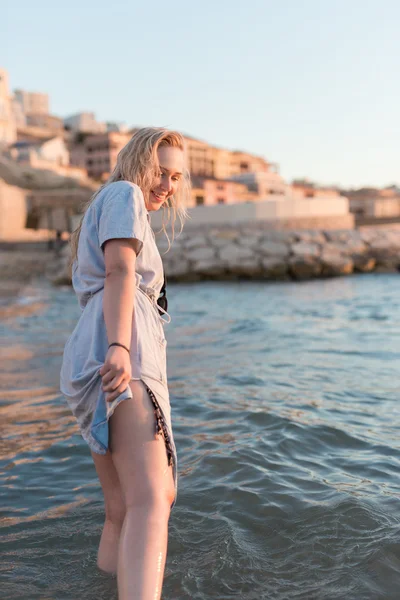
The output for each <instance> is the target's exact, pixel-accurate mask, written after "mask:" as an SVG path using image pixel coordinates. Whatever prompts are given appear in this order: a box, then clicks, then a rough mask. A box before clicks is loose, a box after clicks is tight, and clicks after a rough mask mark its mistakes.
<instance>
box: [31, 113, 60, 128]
mask: <svg viewBox="0 0 400 600" xmlns="http://www.w3.org/2000/svg"><path fill="white" fill-rule="evenodd" d="M26 124H27V125H28V126H30V127H42V128H43V129H48V130H49V131H54V132H60V133H62V132H63V131H64V123H63V120H62V119H61V117H56V116H54V115H42V114H29V115H27V116H26Z"/></svg>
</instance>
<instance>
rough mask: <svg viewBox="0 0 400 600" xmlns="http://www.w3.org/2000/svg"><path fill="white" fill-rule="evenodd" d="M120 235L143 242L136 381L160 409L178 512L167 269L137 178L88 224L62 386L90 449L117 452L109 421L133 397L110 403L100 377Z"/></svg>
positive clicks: (112, 187)
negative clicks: (108, 279)
mask: <svg viewBox="0 0 400 600" xmlns="http://www.w3.org/2000/svg"><path fill="white" fill-rule="evenodd" d="M115 238H136V239H138V240H139V241H140V242H141V245H140V250H139V253H138V255H137V258H136V275H135V281H132V285H135V286H136V292H135V302H134V311H133V319H132V341H131V348H130V357H131V366H132V379H139V380H141V381H143V383H144V384H145V386H146V388H147V390H148V392H149V395H150V398H151V400H152V403H153V406H154V412H155V435H162V436H163V438H164V441H165V447H166V452H167V456H168V464H170V465H172V468H173V476H174V482H175V498H174V501H173V503H172V505H171V508H173V507H174V505H175V503H176V496H177V488H178V471H177V454H176V448H175V443H174V437H173V432H172V424H171V406H170V401H169V392H168V384H167V363H166V347H167V341H166V339H165V334H164V324H165V323H166V322H167V323H169V322H170V320H171V318H170V315H169V314H168V313H167V312H165V311H164V310H163V309H161V308H160V307H159V306H158V304H157V298H158V297H159V295H160V291H161V288H162V286H163V283H164V271H163V265H162V260H161V256H160V253H159V251H158V248H157V245H156V242H155V237H154V232H153V230H152V228H151V225H150V217H149V213H148V211H147V208H146V205H145V202H144V197H143V193H142V191H141V189H140V188H139V187H138V186H137V185H135V184H133V183H130V182H129V181H118V182H115V183H111V184H109V185H107V186H106V187H105V188H103V189H102V190H101V191H100V193H99V194H98V195H97V196H96V198H95V199H94V201H93V202H92V204H91V205H90V206H89V208H88V209H87V211H86V213H85V216H84V219H83V222H82V229H81V233H80V237H79V245H78V255H77V260H76V261H75V262H74V264H73V271H72V285H73V288H74V290H75V293H76V295H77V297H78V301H79V305H80V308H81V311H82V312H81V315H80V318H79V320H78V323H77V325H76V327H75V329H74V331H73V332H72V334H71V336H70V337H69V339H68V341H67V343H66V345H65V349H64V355H63V362H62V367H61V377H60V389H61V392H62V393H63V395H64V396H65V397H66V398H67V401H68V404H69V406H70V408H71V410H72V412H73V414H74V416H75V418H76V420H77V422H78V425H79V428H80V431H81V434H82V437H83V438H84V440H85V441H86V442H87V443H88V445H89V447H90V449H91V450H93V452H96V453H98V454H105V453H106V451H107V449H108V447H109V430H108V425H109V424H108V421H109V419H110V417H111V415H112V414H113V412H114V410H115V408H116V407H117V406H118V404H119V403H120V402H122V401H123V400H125V399H127V398H132V391H131V389H130V387H129V386H128V388H127V389H126V390H125V391H124V392H123V393H122V394H120V395H119V396H118V397H117V398H116V399H115V400H114V401H113V402H106V400H105V393H104V392H103V390H102V387H101V383H102V380H101V376H100V374H99V370H100V368H101V367H102V366H103V364H104V361H105V356H106V354H107V350H108V339H107V331H106V326H105V322H104V316H103V295H104V280H105V263H104V254H103V250H102V246H103V244H104V242H105V241H106V240H110V239H115ZM159 309H160V311H161V312H162V315H163V316H161V315H160V312H159ZM164 316H165V317H166V320H165V319H164V318H163V317H164ZM111 341H118V340H110V342H111Z"/></svg>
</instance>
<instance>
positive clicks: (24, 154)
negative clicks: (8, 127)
mask: <svg viewBox="0 0 400 600" xmlns="http://www.w3.org/2000/svg"><path fill="white" fill-rule="evenodd" d="M9 154H10V156H11V158H13V159H14V160H16V161H17V162H19V163H23V164H27V165H29V166H30V167H34V168H36V169H53V167H58V166H60V167H67V166H68V165H69V152H68V149H67V147H66V145H65V142H64V139H63V138H62V137H61V136H56V137H51V138H48V139H43V140H41V141H39V142H38V141H33V142H29V141H19V142H15V144H13V145H12V146H10V148H9Z"/></svg>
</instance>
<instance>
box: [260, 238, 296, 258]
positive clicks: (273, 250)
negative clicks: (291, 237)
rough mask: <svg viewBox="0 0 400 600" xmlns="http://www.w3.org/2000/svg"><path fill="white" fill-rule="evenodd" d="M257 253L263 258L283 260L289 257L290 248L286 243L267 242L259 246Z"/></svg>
mask: <svg viewBox="0 0 400 600" xmlns="http://www.w3.org/2000/svg"><path fill="white" fill-rule="evenodd" d="M257 252H259V253H260V254H261V255H262V256H278V257H280V258H282V259H283V258H285V257H288V256H289V254H290V246H289V245H288V244H285V243H284V242H274V241H271V240H269V241H267V240H265V241H264V242H262V243H261V244H259V245H258V246H257Z"/></svg>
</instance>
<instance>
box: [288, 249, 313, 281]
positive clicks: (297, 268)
mask: <svg viewBox="0 0 400 600" xmlns="http://www.w3.org/2000/svg"><path fill="white" fill-rule="evenodd" d="M289 273H290V274H291V276H292V277H293V278H294V279H300V280H302V279H312V278H313V277H318V276H319V275H320V274H321V265H320V263H319V262H318V261H317V260H316V259H315V258H313V257H311V256H300V255H297V256H291V257H290V258H289Z"/></svg>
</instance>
